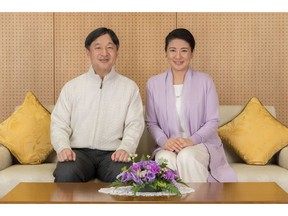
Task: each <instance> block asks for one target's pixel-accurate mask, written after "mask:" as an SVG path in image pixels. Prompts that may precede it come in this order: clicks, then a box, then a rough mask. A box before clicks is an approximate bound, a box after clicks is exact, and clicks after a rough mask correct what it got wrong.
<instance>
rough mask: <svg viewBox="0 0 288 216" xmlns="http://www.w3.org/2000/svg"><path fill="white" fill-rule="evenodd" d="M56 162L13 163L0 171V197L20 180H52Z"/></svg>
mask: <svg viewBox="0 0 288 216" xmlns="http://www.w3.org/2000/svg"><path fill="white" fill-rule="evenodd" d="M55 168H56V163H45V164H37V165H22V164H15V165H13V166H10V167H8V168H6V169H4V170H2V171H1V172H0V188H1V190H0V197H1V196H3V195H4V194H6V193H8V192H9V191H10V190H12V189H13V188H14V187H15V186H16V185H17V184H18V183H20V182H53V181H54V177H53V171H54V169H55Z"/></svg>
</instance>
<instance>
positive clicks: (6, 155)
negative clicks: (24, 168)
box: [0, 144, 13, 171]
mask: <svg viewBox="0 0 288 216" xmlns="http://www.w3.org/2000/svg"><path fill="white" fill-rule="evenodd" d="M12 163H13V157H12V155H11V153H10V151H9V150H8V149H7V148H6V147H5V146H3V145H2V144H0V171H1V170H3V169H6V168H7V167H9V166H11V165H12Z"/></svg>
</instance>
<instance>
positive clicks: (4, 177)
mask: <svg viewBox="0 0 288 216" xmlns="http://www.w3.org/2000/svg"><path fill="white" fill-rule="evenodd" d="M243 108H244V106H241V105H239V106H238V105H221V106H220V119H221V122H220V125H223V124H224V123H226V122H228V121H230V120H231V119H233V118H234V117H235V116H237V114H238V113H240V112H241V110H242V109H243ZM266 108H267V109H268V110H269V112H270V113H271V114H272V115H274V116H276V111H275V108H274V107H273V106H266ZM47 109H48V110H50V111H51V110H52V109H53V106H47ZM154 146H155V143H154V142H153V140H152V138H151V136H150V135H149V133H148V132H147V130H146V129H145V131H144V133H143V136H142V138H141V140H140V144H139V146H138V149H137V153H138V155H140V156H141V155H142V154H144V155H147V154H148V155H151V151H152V149H154ZM224 147H225V152H226V155H227V159H228V161H229V163H230V164H231V166H232V168H233V169H234V170H235V172H236V173H237V176H238V181H240V182H276V183H278V185H279V186H281V187H282V188H283V189H284V190H285V191H286V192H287V193H288V146H286V147H285V148H283V149H282V150H281V151H279V152H278V153H277V154H275V155H274V156H273V158H272V159H271V160H270V161H269V163H268V164H267V165H264V166H260V165H248V164H245V163H244V162H243V160H242V159H240V158H239V157H238V156H237V155H236V154H235V153H234V152H233V151H232V150H231V149H229V148H228V147H227V146H225V145H224ZM56 161H57V157H56V154H55V152H53V153H52V154H51V155H50V156H49V157H48V158H47V160H46V161H45V162H44V163H43V164H39V165H21V164H19V163H17V162H16V161H15V158H14V157H13V156H12V155H11V154H10V152H9V150H8V149H7V148H5V147H4V146H3V145H1V144H0V198H1V197H3V196H4V195H5V194H6V193H7V192H9V191H10V190H11V189H12V188H14V187H15V186H16V185H17V184H18V183H19V182H53V181H54V177H53V175H52V173H53V171H54V169H55V167H56ZM95 181H97V180H95Z"/></svg>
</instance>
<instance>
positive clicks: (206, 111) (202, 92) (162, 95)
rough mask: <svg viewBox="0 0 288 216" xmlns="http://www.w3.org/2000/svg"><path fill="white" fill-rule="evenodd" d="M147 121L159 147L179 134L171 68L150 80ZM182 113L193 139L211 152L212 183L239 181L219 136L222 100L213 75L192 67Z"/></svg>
mask: <svg viewBox="0 0 288 216" xmlns="http://www.w3.org/2000/svg"><path fill="white" fill-rule="evenodd" d="M146 96H147V102H146V107H147V108H146V116H145V120H146V124H147V127H148V130H149V132H150V134H151V135H152V137H153V138H154V140H155V141H156V143H157V144H158V146H159V147H162V146H163V145H164V143H165V142H166V141H167V139H168V138H169V137H176V136H177V134H179V131H178V127H177V126H178V124H177V121H178V118H177V111H176V101H175V100H176V99H175V93H174V88H173V75H172V72H171V69H169V70H168V71H166V72H164V73H161V74H159V75H155V76H153V77H151V78H150V79H149V80H148V82H147V95H146ZM182 98H183V102H182V106H181V109H182V110H181V112H182V113H183V114H184V119H186V122H185V123H186V128H187V130H188V133H189V139H191V140H192V142H193V143H194V144H199V143H204V144H205V146H206V148H207V149H208V151H209V154H210V163H209V171H210V175H209V177H208V181H209V182H217V181H218V182H235V181H237V177H236V174H235V172H234V171H233V169H232V168H231V167H230V166H229V164H228V162H227V159H226V156H225V153H224V149H223V144H222V142H221V139H220V138H219V136H218V133H217V128H218V126H219V101H218V95H217V91H216V88H215V85H214V83H213V80H212V78H211V77H210V76H209V75H208V74H206V73H202V72H198V71H193V70H192V69H191V68H189V70H188V71H187V73H186V76H185V80H184V86H183V90H182Z"/></svg>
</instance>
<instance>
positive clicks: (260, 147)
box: [218, 97, 288, 165]
mask: <svg viewBox="0 0 288 216" xmlns="http://www.w3.org/2000/svg"><path fill="white" fill-rule="evenodd" d="M218 132H219V136H220V138H221V139H222V141H223V142H224V143H225V144H227V145H228V146H230V147H231V148H232V149H233V150H234V151H235V153H236V154H237V155H239V156H240V157H241V158H242V159H243V160H244V161H245V162H246V163H248V164H257V165H264V164H266V163H267V162H268V161H269V159H270V158H271V157H272V156H273V155H274V154H275V153H276V152H278V151H279V150H280V149H281V148H283V147H284V146H286V145H287V144H288V128H287V127H286V126H285V125H283V124H282V123H281V122H279V121H278V120H277V119H276V118H274V117H273V116H272V115H271V114H270V113H269V112H268V111H267V109H266V108H265V107H264V106H263V105H262V104H261V102H260V101H259V100H258V99H257V98H256V97H253V98H252V99H251V100H250V101H249V102H248V103H247V105H246V106H245V108H244V109H243V111H242V112H241V113H240V114H239V115H238V116H236V117H235V118H234V119H233V120H232V121H230V122H228V123H227V124H225V125H223V126H221V127H220V128H219V129H218Z"/></svg>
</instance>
